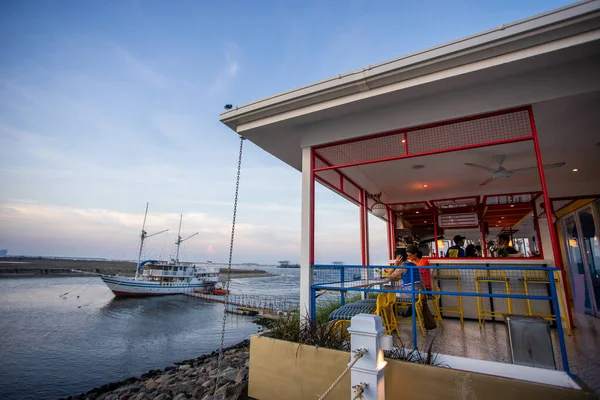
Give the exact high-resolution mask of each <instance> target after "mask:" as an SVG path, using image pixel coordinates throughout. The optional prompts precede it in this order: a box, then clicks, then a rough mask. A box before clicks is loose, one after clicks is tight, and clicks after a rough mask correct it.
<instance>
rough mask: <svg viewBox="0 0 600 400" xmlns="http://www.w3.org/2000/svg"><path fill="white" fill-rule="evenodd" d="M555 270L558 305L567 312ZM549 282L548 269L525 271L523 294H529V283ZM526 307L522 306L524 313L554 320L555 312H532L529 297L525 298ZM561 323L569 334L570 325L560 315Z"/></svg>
mask: <svg viewBox="0 0 600 400" xmlns="http://www.w3.org/2000/svg"><path fill="white" fill-rule="evenodd" d="M555 272H556V275H555V276H554V282H555V285H556V293H557V295H558V301H559V307H560V308H561V309H563V310H564V311H565V313H566V312H567V305H566V301H565V298H564V292H563V291H562V290H561V287H562V286H561V280H560V274H559V273H558V272H557V271H555ZM548 284H550V278H549V277H548V271H525V272H524V273H523V287H524V289H525V296H529V285H548ZM526 303H527V308H524V310H525V314H526V315H534V316H536V317H542V318H544V319H546V320H548V321H556V315H555V314H545V313H534V312H533V311H532V310H531V299H527V300H526ZM560 319H561V323H564V324H565V326H566V327H567V334H568V335H569V336H570V335H571V326H570V325H569V321H568V320H567V318H566V315H565V316H562V317H561V318H560Z"/></svg>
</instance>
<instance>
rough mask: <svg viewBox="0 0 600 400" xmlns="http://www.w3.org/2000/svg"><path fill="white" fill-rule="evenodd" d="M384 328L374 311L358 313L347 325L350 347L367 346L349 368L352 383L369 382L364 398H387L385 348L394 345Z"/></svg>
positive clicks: (352, 348) (352, 392)
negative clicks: (373, 313) (363, 352)
mask: <svg viewBox="0 0 600 400" xmlns="http://www.w3.org/2000/svg"><path fill="white" fill-rule="evenodd" d="M384 331H385V329H384V328H383V325H382V323H381V317H379V316H377V315H372V314H358V315H357V316H355V317H353V318H352V321H351V325H350V328H348V333H350V335H351V339H350V343H351V350H353V351H355V350H358V349H366V350H367V353H365V354H364V355H363V356H362V358H361V359H360V360H358V362H356V364H354V366H353V367H352V369H351V372H350V373H351V378H350V382H351V386H352V387H354V386H357V385H360V384H363V383H364V384H366V385H367V386H366V388H365V390H364V393H363V399H365V400H384V399H385V382H384V372H385V366H386V365H387V361H385V360H384V359H383V350H390V349H391V347H392V337H391V336H390V335H384V334H383V332H384ZM353 357H354V354H352V358H353ZM350 398H351V399H352V398H354V389H351V396H350Z"/></svg>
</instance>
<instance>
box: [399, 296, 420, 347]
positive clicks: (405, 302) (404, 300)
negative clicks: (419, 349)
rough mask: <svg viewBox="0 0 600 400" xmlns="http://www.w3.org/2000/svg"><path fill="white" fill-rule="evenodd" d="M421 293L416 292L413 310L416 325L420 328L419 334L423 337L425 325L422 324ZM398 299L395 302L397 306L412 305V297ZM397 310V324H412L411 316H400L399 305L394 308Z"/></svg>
mask: <svg viewBox="0 0 600 400" xmlns="http://www.w3.org/2000/svg"><path fill="white" fill-rule="evenodd" d="M422 296H423V295H421V294H418V295H417V302H416V303H415V312H416V315H415V316H416V318H415V320H416V324H417V327H418V328H419V329H420V330H421V335H423V337H425V325H424V324H423V308H422V307H423V297H422ZM399 300H400V301H398V302H397V303H396V304H397V305H398V306H400V305H406V306H408V307H412V299H411V298H402V299H399ZM396 312H397V316H396V318H397V320H398V324H399V325H412V317H402V316H400V315H399V314H400V307H398V308H397V309H396Z"/></svg>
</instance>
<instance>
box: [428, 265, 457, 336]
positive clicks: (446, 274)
mask: <svg viewBox="0 0 600 400" xmlns="http://www.w3.org/2000/svg"><path fill="white" fill-rule="evenodd" d="M431 281H432V283H433V282H438V281H447V282H456V291H457V292H459V293H460V292H462V286H461V279H460V272H459V271H458V270H457V269H434V270H433V274H432V277H431ZM433 290H435V291H438V292H439V291H440V287H439V286H438V285H436V284H433ZM457 297H458V307H440V306H439V300H440V298H441V295H437V300H436V302H435V303H434V309H435V312H436V313H437V314H439V316H440V321H441V315H442V314H443V313H446V314H458V317H459V318H460V324H461V325H464V324H465V320H464V315H463V301H462V296H457ZM442 327H443V322H442Z"/></svg>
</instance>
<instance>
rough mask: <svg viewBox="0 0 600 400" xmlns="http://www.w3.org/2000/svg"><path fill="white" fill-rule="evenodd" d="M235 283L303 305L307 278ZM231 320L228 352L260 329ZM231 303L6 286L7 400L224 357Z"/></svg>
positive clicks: (83, 286)
mask: <svg viewBox="0 0 600 400" xmlns="http://www.w3.org/2000/svg"><path fill="white" fill-rule="evenodd" d="M260 268H261V269H265V270H268V271H269V272H272V273H276V274H278V276H275V277H268V278H266V277H265V278H242V279H234V280H232V282H231V290H232V293H233V294H247V295H253V296H259V295H264V296H269V297H270V298H273V297H279V298H281V299H282V300H286V301H296V302H297V301H298V297H299V283H298V282H299V270H295V269H277V268H268V267H267V268H265V267H260ZM252 320H253V318H252V317H245V316H237V315H232V314H228V316H227V320H226V321H227V322H226V335H225V345H226V346H227V345H233V344H235V343H238V342H240V341H242V340H244V339H246V338H248V337H249V336H250V335H251V334H253V333H256V332H257V331H258V329H259V327H258V326H257V325H256V324H254V323H253V322H252ZM222 321H223V305H222V304H219V303H210V302H206V301H202V300H199V299H196V298H192V297H189V296H185V295H174V296H164V297H145V298H124V299H121V298H115V297H114V296H113V295H112V293H111V292H110V291H109V290H108V289H107V288H106V286H105V285H104V284H103V283H102V281H101V280H100V278H97V277H80V278H5V279H0V377H1V378H0V399H4V400H12V399H23V400H27V399H32V400H33V399H35V400H37V399H56V398H59V397H62V396H69V395H73V394H77V393H80V392H85V391H88V390H91V389H92V388H94V387H97V386H101V385H103V384H105V383H108V382H114V381H119V380H123V379H126V378H128V377H131V376H139V375H141V374H143V373H145V372H147V371H148V370H151V369H163V368H165V367H167V366H169V365H172V364H173V363H174V362H177V361H181V360H184V359H190V358H196V357H198V356H200V355H202V354H206V353H210V352H212V351H214V350H217V349H218V348H219V346H220V343H221V326H222Z"/></svg>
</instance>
